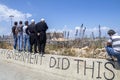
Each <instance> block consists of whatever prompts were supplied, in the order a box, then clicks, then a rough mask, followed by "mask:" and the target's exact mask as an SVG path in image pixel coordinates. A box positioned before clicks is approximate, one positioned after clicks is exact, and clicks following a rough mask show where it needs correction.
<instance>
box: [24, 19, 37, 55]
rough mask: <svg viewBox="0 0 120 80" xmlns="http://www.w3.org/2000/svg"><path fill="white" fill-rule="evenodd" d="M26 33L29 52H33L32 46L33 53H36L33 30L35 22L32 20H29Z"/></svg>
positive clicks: (34, 32) (34, 31) (35, 40)
mask: <svg viewBox="0 0 120 80" xmlns="http://www.w3.org/2000/svg"><path fill="white" fill-rule="evenodd" d="M26 31H27V33H28V34H29V36H30V52H31V53H32V52H33V48H32V47H33V45H34V53H37V38H36V37H37V35H36V30H35V21H34V19H32V20H31V24H30V25H29V27H28V28H27V30H26Z"/></svg>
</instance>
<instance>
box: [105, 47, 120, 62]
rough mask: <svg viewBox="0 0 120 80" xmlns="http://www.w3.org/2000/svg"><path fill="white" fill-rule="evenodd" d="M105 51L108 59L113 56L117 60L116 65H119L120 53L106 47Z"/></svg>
mask: <svg viewBox="0 0 120 80" xmlns="http://www.w3.org/2000/svg"><path fill="white" fill-rule="evenodd" d="M106 51H107V53H108V55H109V56H110V57H112V56H114V57H116V58H117V60H118V63H119V64H120V52H115V51H114V49H113V48H112V47H106Z"/></svg>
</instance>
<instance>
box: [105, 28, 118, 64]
mask: <svg viewBox="0 0 120 80" xmlns="http://www.w3.org/2000/svg"><path fill="white" fill-rule="evenodd" d="M108 35H109V36H110V38H109V40H108V42H107V46H106V51H107V53H108V55H109V56H110V57H111V60H114V59H113V57H115V58H117V61H118V63H119V64H120V35H118V34H117V33H116V32H115V31H114V30H112V29H111V30H109V31H108Z"/></svg>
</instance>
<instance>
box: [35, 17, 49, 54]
mask: <svg viewBox="0 0 120 80" xmlns="http://www.w3.org/2000/svg"><path fill="white" fill-rule="evenodd" d="M35 29H36V33H37V42H38V50H39V53H40V54H42V55H43V54H44V53H45V45H46V30H47V29H48V26H47V24H46V22H45V20H44V19H43V18H42V19H41V21H40V22H38V23H37V24H36V26H35Z"/></svg>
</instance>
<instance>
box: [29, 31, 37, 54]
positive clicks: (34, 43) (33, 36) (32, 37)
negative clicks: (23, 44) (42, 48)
mask: <svg viewBox="0 0 120 80" xmlns="http://www.w3.org/2000/svg"><path fill="white" fill-rule="evenodd" d="M33 46H34V52H35V53H36V52H37V36H36V34H34V33H31V34H30V52H33Z"/></svg>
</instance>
